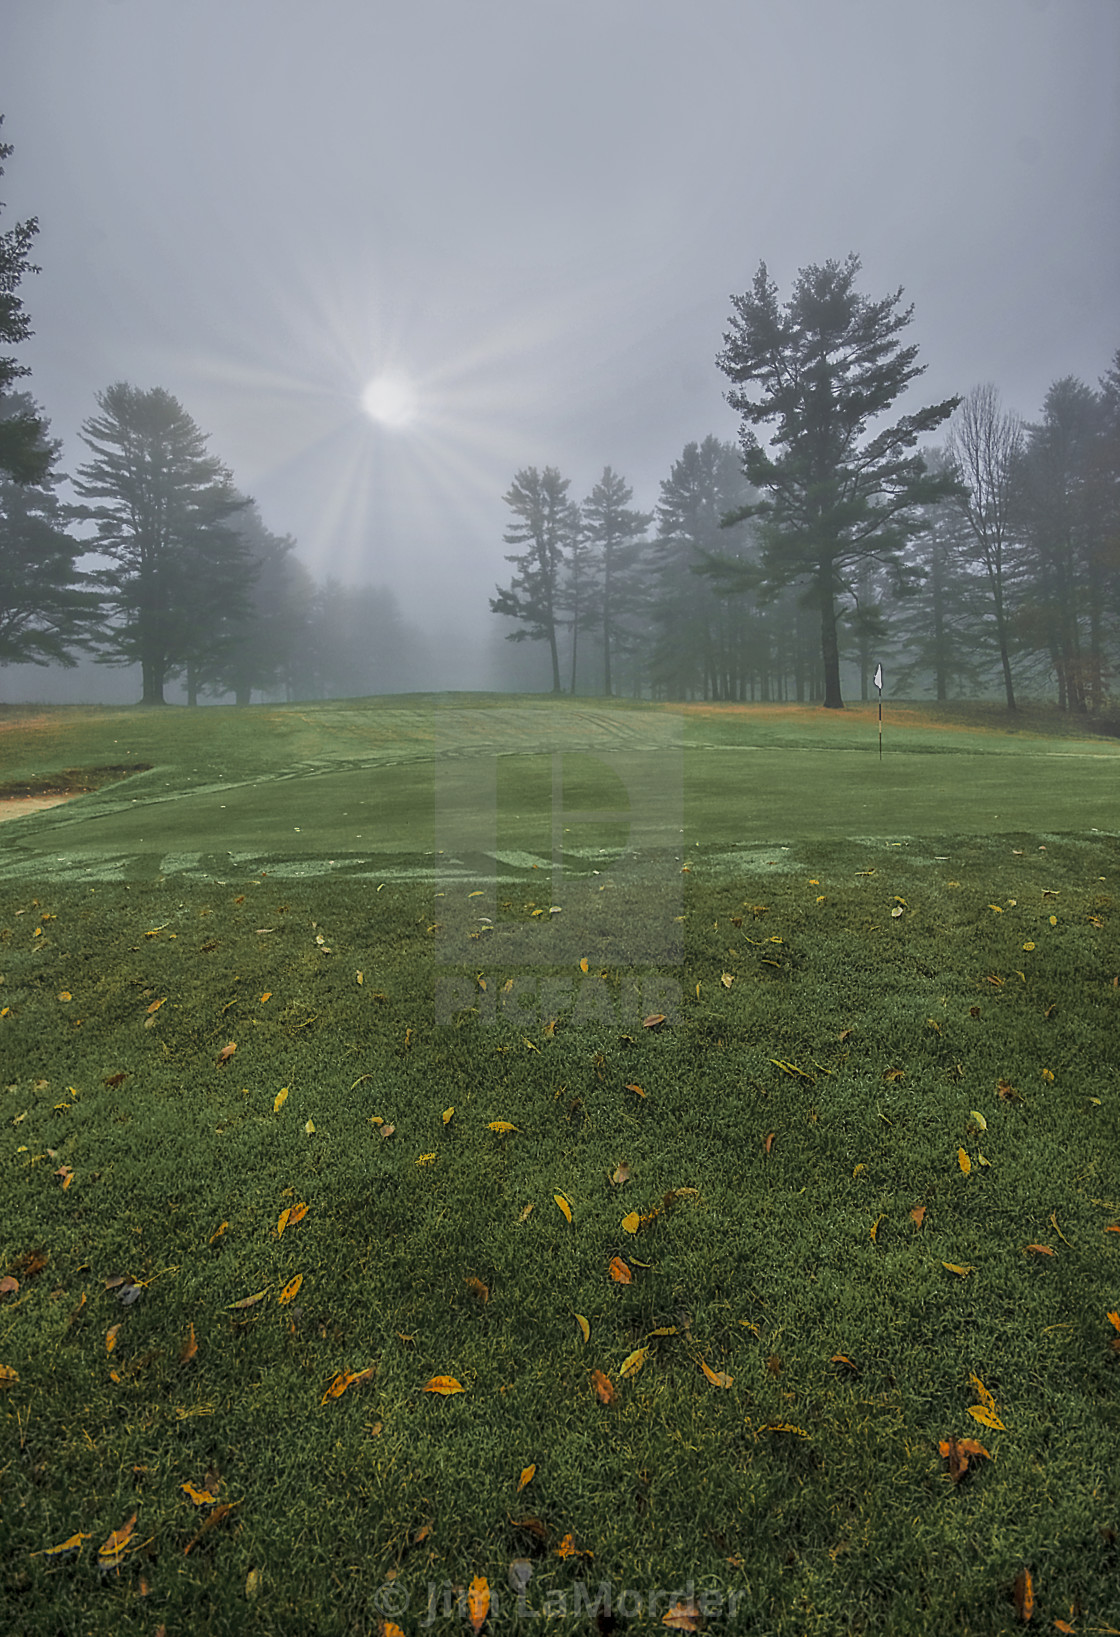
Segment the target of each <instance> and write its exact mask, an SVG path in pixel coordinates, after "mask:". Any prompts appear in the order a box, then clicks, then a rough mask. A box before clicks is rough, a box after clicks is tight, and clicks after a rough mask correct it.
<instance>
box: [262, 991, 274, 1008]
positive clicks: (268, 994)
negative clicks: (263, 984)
mask: <svg viewBox="0 0 1120 1637" xmlns="http://www.w3.org/2000/svg"><path fill="white" fill-rule="evenodd" d="M271 999H272V990H271V989H266V990H265V992H264V994H263V995H262V996H261V998H260V1003H259V1004H260V1005H261V1006H263V1005H264V1003H265V1001H266V1000H271Z"/></svg>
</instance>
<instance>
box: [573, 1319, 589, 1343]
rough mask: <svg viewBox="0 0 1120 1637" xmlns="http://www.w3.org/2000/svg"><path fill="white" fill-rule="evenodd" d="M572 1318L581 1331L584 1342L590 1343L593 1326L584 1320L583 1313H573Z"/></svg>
mask: <svg viewBox="0 0 1120 1637" xmlns="http://www.w3.org/2000/svg"><path fill="white" fill-rule="evenodd" d="M572 1317H573V1318H574V1319H575V1321H576V1325H577V1327H578V1329H579V1333H580V1335H581V1336H582V1337H583V1339H584V1341H585V1342H587V1341H590V1339H591V1326H590V1325H589V1324H588V1322H587V1320H586V1319H585V1318H584V1316H583V1314H582V1313H573V1314H572Z"/></svg>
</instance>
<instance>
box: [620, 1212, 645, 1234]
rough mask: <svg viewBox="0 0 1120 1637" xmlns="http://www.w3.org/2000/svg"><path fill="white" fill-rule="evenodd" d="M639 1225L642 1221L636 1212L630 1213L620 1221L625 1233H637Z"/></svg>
mask: <svg viewBox="0 0 1120 1637" xmlns="http://www.w3.org/2000/svg"><path fill="white" fill-rule="evenodd" d="M641 1223H642V1219H641V1217H640V1216H639V1215H638V1212H637V1211H631V1212H630V1214H629V1216H624V1217H623V1219H622V1226H623V1229H624V1231H625V1232H626V1233H637V1231H638V1229H639V1228H640V1227H641Z"/></svg>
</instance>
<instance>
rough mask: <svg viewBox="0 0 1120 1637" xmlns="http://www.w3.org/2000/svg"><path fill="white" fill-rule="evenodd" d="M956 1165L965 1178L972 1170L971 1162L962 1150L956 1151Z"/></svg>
mask: <svg viewBox="0 0 1120 1637" xmlns="http://www.w3.org/2000/svg"><path fill="white" fill-rule="evenodd" d="M957 1164H958V1165H959V1166H960V1168H961V1170H962V1171H963V1172H964V1174H965V1176H966V1177H967V1175H968V1173H969V1172H970V1171H971V1170H972V1161H971V1160H970V1159H969V1157H968V1155H967V1154H966V1153H965V1151H964V1149H963V1148H958V1149H957Z"/></svg>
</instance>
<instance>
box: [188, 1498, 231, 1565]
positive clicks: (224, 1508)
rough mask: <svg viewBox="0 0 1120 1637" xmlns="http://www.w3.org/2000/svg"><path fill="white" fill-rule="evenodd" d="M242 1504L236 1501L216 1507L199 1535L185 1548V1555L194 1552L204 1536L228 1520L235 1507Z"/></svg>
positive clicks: (205, 1521) (204, 1521) (205, 1520)
mask: <svg viewBox="0 0 1120 1637" xmlns="http://www.w3.org/2000/svg"><path fill="white" fill-rule="evenodd" d="M240 1504H241V1503H240V1501H234V1502H232V1504H229V1503H226V1502H224V1501H223V1503H222V1505H221V1506H216V1507H215V1508H214V1510H213V1511H212V1512H211V1513H210V1516H209V1517H208V1518H205V1519H204V1520H203V1524H202V1527H201V1529H200V1530H199V1531H198V1533H197V1535H195V1537H194V1539H193V1540H190V1541H188V1542H187V1544H186V1545H185V1546H184V1547H183V1552H184V1555H185V1554H186V1553H187V1552H190V1551H193V1549H194V1548H195V1547H196V1546H197V1545H198V1543H199V1541H200V1540H201V1539H202V1537H203V1535H205V1534H206V1533H207V1531H208V1530H210V1529H213V1528H214V1526H215V1525H216V1524H219V1523H222V1522H223V1521H224V1520H225V1519H226V1518H228V1517H229V1515H230V1513H231V1512H232V1511H233V1509H234V1507H235V1506H240Z"/></svg>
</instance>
